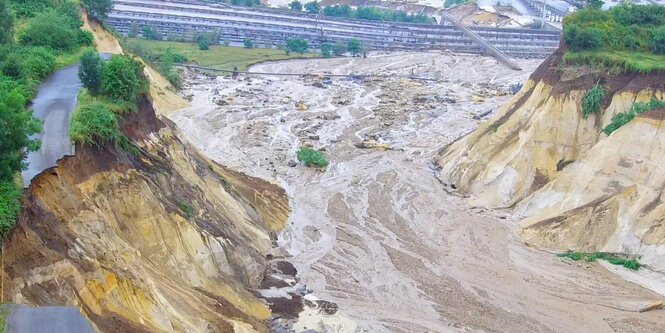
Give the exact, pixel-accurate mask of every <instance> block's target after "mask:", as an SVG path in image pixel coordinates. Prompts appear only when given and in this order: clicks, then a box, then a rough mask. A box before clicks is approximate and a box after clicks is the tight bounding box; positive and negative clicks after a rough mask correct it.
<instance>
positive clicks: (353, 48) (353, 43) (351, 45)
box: [346, 38, 360, 57]
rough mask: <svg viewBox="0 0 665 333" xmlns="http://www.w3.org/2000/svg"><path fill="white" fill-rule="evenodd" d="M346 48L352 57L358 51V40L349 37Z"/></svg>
mask: <svg viewBox="0 0 665 333" xmlns="http://www.w3.org/2000/svg"><path fill="white" fill-rule="evenodd" d="M346 50H347V51H349V53H351V55H353V56H354V57H355V56H357V55H358V54H359V53H360V41H359V40H357V39H356V38H351V39H349V40H348V41H347V42H346Z"/></svg>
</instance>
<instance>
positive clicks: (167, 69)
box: [156, 48, 187, 88]
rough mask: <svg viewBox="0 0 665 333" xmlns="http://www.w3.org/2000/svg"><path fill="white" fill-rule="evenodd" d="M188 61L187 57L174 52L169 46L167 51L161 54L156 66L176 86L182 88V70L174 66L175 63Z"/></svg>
mask: <svg viewBox="0 0 665 333" xmlns="http://www.w3.org/2000/svg"><path fill="white" fill-rule="evenodd" d="M186 61H187V57H185V56H184V55H182V54H178V53H175V52H173V50H172V49H171V48H167V49H166V51H164V52H163V53H162V54H160V55H159V59H158V61H157V64H156V67H157V70H158V71H160V72H161V73H162V74H164V76H166V79H168V80H169V82H171V84H172V85H173V86H174V87H176V88H180V85H181V83H182V82H181V79H180V72H179V71H178V70H177V69H176V68H175V67H174V66H173V64H174V63H183V62H186Z"/></svg>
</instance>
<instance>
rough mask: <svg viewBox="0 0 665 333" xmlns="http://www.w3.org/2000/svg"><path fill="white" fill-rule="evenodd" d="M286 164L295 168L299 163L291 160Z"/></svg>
mask: <svg viewBox="0 0 665 333" xmlns="http://www.w3.org/2000/svg"><path fill="white" fill-rule="evenodd" d="M286 165H288V166H289V167H290V168H295V167H296V165H298V163H296V161H294V160H290V161H289V163H287V164H286Z"/></svg>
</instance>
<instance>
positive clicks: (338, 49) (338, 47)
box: [332, 40, 346, 57]
mask: <svg viewBox="0 0 665 333" xmlns="http://www.w3.org/2000/svg"><path fill="white" fill-rule="evenodd" d="M332 50H333V54H334V55H336V56H338V57H339V56H342V55H344V53H346V44H344V42H342V41H341V40H338V41H336V42H335V44H333V47H332Z"/></svg>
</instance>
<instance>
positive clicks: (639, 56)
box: [563, 51, 665, 74]
mask: <svg viewBox="0 0 665 333" xmlns="http://www.w3.org/2000/svg"><path fill="white" fill-rule="evenodd" d="M563 61H564V63H566V64H570V65H585V64H586V65H593V66H607V67H612V68H618V69H621V70H622V71H625V72H635V73H640V74H647V73H649V72H654V71H660V70H665V55H663V54H653V53H647V52H638V51H580V52H572V51H568V52H566V54H565V55H564V56H563Z"/></svg>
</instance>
